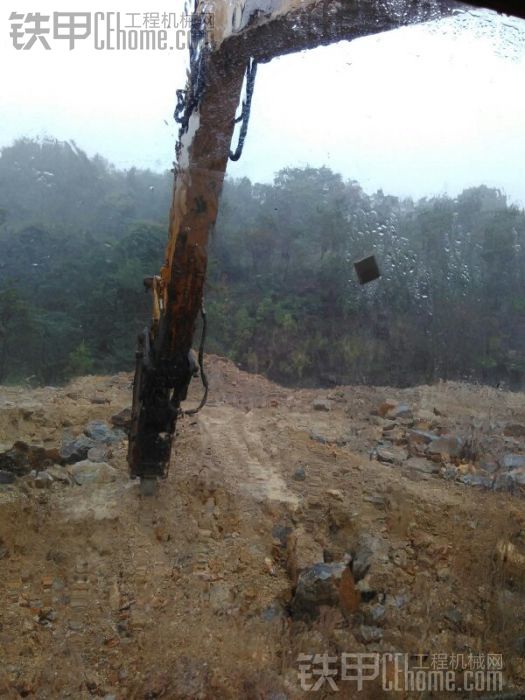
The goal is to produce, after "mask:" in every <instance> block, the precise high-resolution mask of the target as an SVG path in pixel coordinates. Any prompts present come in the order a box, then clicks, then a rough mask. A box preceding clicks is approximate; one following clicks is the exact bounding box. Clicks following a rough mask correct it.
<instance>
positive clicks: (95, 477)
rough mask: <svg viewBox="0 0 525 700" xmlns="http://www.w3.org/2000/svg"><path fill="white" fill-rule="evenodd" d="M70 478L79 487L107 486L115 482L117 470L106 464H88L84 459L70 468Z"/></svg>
mask: <svg viewBox="0 0 525 700" xmlns="http://www.w3.org/2000/svg"><path fill="white" fill-rule="evenodd" d="M70 472H71V476H72V477H73V479H74V480H75V483H77V484H78V485H79V486H83V485H84V484H93V483H96V484H109V483H110V482H112V481H115V479H116V477H117V470H116V469H115V468H114V467H111V466H110V465H109V464H107V463H106V462H90V461H89V459H85V460H83V461H81V462H77V463H76V464H74V465H73V466H72V467H71V468H70Z"/></svg>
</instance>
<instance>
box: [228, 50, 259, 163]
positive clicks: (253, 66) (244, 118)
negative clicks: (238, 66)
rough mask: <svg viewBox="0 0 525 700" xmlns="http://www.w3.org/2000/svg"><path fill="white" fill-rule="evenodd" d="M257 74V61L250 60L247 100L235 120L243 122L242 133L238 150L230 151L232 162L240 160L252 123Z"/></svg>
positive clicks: (247, 67)
mask: <svg viewBox="0 0 525 700" xmlns="http://www.w3.org/2000/svg"><path fill="white" fill-rule="evenodd" d="M256 74H257V61H256V60H255V59H254V58H251V59H249V60H248V63H247V65H246V99H245V100H243V102H242V110H241V113H240V115H239V116H238V117H237V118H236V119H235V123H236V124H237V122H242V124H241V131H240V134H239V142H238V144H237V148H236V149H235V151H234V152H233V153H232V151H230V160H234V161H236V160H239V158H240V157H241V155H242V149H243V148H244V141H245V139H246V134H247V133H248V123H249V121H250V109H251V106H252V97H253V88H254V86H255V76H256Z"/></svg>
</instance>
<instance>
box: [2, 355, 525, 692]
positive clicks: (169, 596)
mask: <svg viewBox="0 0 525 700" xmlns="http://www.w3.org/2000/svg"><path fill="white" fill-rule="evenodd" d="M208 366H209V372H210V384H211V390H210V400H209V402H208V405H207V406H206V407H205V408H204V409H203V411H202V412H201V413H200V414H198V415H197V416H195V417H186V418H184V419H182V420H181V421H180V423H179V429H178V436H177V440H176V446H175V453H174V455H173V460H172V464H171V468H170V473H169V477H168V479H167V480H166V481H165V482H162V483H161V486H160V489H159V492H158V495H157V496H155V497H153V498H145V497H142V496H141V495H140V492H139V487H138V484H137V483H136V482H134V481H130V480H129V479H128V476H127V468H126V462H125V451H126V443H125V440H121V441H120V442H116V443H115V444H113V445H112V446H111V450H110V453H109V454H108V456H107V462H108V463H109V464H110V465H111V466H112V467H114V468H115V469H116V472H115V473H113V472H112V476H111V479H114V480H108V479H103V480H102V483H97V482H94V483H86V484H84V485H82V486H80V485H78V484H76V483H75V482H74V479H72V478H71V465H63V464H62V465H61V466H60V467H54V468H53V469H54V471H53V470H51V472H52V473H54V475H55V478H54V480H53V481H52V482H51V481H49V483H47V482H46V483H44V484H42V483H38V485H37V479H36V476H37V475H35V473H33V474H28V475H26V476H23V477H21V478H18V479H16V480H15V481H14V482H13V483H12V484H6V485H2V486H0V600H1V601H2V602H1V610H0V661H1V664H0V696H1V697H6V698H18V697H29V698H32V697H36V698H53V699H55V698H73V699H74V700H77V699H81V698H91V697H106V698H107V699H108V700H109V699H110V698H118V699H120V698H155V697H165V698H205V699H208V698H210V699H211V698H248V699H251V698H253V699H254V700H255V699H261V700H262V699H265V700H270V699H272V700H284V699H285V698H289V699H293V698H301V697H328V696H331V695H332V693H333V694H334V695H335V691H333V690H331V687H330V686H331V684H330V683H328V682H323V683H322V685H321V687H320V689H319V691H312V692H307V691H306V690H305V688H304V687H303V688H302V687H301V683H300V679H299V676H298V668H299V665H298V655H299V654H301V653H303V654H309V655H311V654H330V655H331V656H332V657H336V658H337V659H339V660H340V659H341V654H343V653H367V654H369V653H375V652H379V653H383V652H399V653H405V654H411V655H421V656H420V659H421V660H422V661H423V662H424V665H426V667H430V666H431V665H432V664H433V663H435V658H436V655H438V654H441V655H445V656H447V657H448V659H449V660H450V659H451V658H452V657H453V655H459V654H463V655H464V658H465V659H468V658H469V655H471V658H472V655H477V656H480V655H483V656H484V657H485V658H486V655H487V654H496V655H502V656H501V660H502V663H503V664H504V666H503V673H504V683H505V687H504V690H505V692H506V693H508V694H509V695H508V697H525V696H523V695H522V694H521V690H522V689H524V688H525V661H524V658H523V653H524V651H525V529H524V523H525V501H524V500H523V496H522V493H521V490H522V486H521V482H520V479H519V478H517V477H516V480H515V481H514V482H513V484H512V488H510V486H509V488H504V487H501V488H494V484H495V483H496V480H497V478H498V475H499V476H500V477H501V474H502V471H504V468H503V467H502V466H501V464H502V460H503V457H504V453H505V452H507V453H509V452H510V453H512V454H514V455H518V456H519V455H521V454H524V453H525V437H523V436H521V435H520V426H522V425H525V396H524V395H523V394H509V393H505V392H501V391H497V390H495V389H488V388H484V387H475V386H469V385H465V384H459V383H457V384H456V383H448V384H445V383H444V384H439V385H436V386H425V387H418V388H414V389H406V390H399V389H382V388H373V387H336V388H333V389H331V390H328V391H326V390H323V391H321V390H319V391H309V390H301V391H293V390H289V389H284V388H282V387H279V386H276V385H274V384H272V383H270V382H269V381H267V380H265V379H264V378H262V377H260V376H254V375H249V374H246V373H243V372H241V371H240V370H238V369H237V368H236V367H235V366H234V365H233V364H232V363H230V362H228V361H226V360H223V359H221V358H217V357H210V358H209V359H208ZM192 392H193V394H192V397H193V404H194V403H195V401H196V399H197V397H198V394H199V387H198V386H195V387H194V388H193V389H192ZM130 397H131V377H130V376H129V375H127V374H119V375H116V376H114V377H85V378H81V379H78V380H75V381H74V382H72V383H71V384H70V385H68V386H67V387H63V388H53V387H46V388H41V389H28V388H20V387H14V388H13V387H3V388H1V389H0V443H2V446H1V448H0V449H2V450H7V449H8V448H9V447H11V445H12V444H13V443H14V442H15V441H17V440H22V441H24V442H25V443H26V444H28V445H41V446H43V447H45V448H47V449H51V448H55V447H56V448H60V446H61V445H62V444H63V442H64V440H66V441H67V440H68V439H71V437H72V436H75V435H78V434H81V433H82V432H83V430H84V429H85V426H86V425H87V424H88V423H89V421H92V420H95V419H96V420H106V421H110V418H111V416H113V415H114V414H116V413H118V412H119V411H121V410H122V409H124V408H125V407H127V406H129V404H130ZM193 404H192V401H189V402H188V405H190V406H191V405H193ZM396 406H397V407H398V408H399V406H401V410H399V411H397V412H398V413H399V415H398V416H396V415H395V414H396V410H397V409H396ZM407 407H408V408H407ZM380 414H384V415H380ZM509 425H510V426H514V427H513V428H512V429H510V430H508V429H507V427H508V426H509ZM413 430H416V431H421V432H426V433H429V432H430V433H432V434H433V435H436V436H437V435H441V434H444V435H453V436H454V439H455V436H458V440H460V441H461V443H462V445H463V446H465V445H467V446H468V449H463V450H462V451H461V452H460V454H458V455H443V454H439V455H437V456H436V455H434V456H433V457H432V460H427V457H426V456H425V454H424V452H425V450H426V443H425V439H423V438H422V446H421V444H420V443H419V442H418V438H414V439H413V435H412V436H411V434H409V433H410V431H413ZM392 431H393V432H392ZM506 432H507V433H509V435H505V433H506ZM524 435H525V429H524ZM428 439H429V440H430V438H428ZM433 439H434V438H433V437H432V440H433ZM414 440H415V442H414ZM414 445H415V447H414ZM385 450H386V453H387V454H386V455H385ZM389 450H390V453H389ZM381 451H382V452H381ZM403 451H404V452H405V454H403ZM485 453H486V454H485ZM409 459H424V460H426V461H425V462H424V465H427V466H428V465H430V468H428V469H426V467H424V465H423V467H424V468H423V467H422V463H417V464H416V463H415V462H412V463H411V464H410V465H409V464H408V460H409ZM381 460H383V461H381ZM384 460H389V461H384ZM484 460H485V461H484ZM498 460H499V461H498ZM60 469H62V470H64V479H63V480H62V479H60V478H58V477H57V470H60ZM480 474H481V475H482V476H483V478H484V479H486V480H487V479H488V482H487V483H488V484H489V485H487V483H484V485H480V486H475V485H474V486H472V485H467V484H465V483H462V482H461V479H462V478H463V477H465V476H466V475H474V476H476V475H480ZM518 476H519V475H518ZM490 484H493V487H491V486H490ZM500 484H501V478H500ZM38 486H40V488H39V487H38ZM352 559H353V561H351V560H352ZM320 562H325V563H326V564H327V565H329V566H334V563H335V564H337V563H339V562H343V564H344V565H345V566H346V565H347V564H348V566H346V569H345V574H344V576H343V579H344V584H343V583H340V582H338V583H337V586H339V589H338V590H339V598H337V599H335V598H334V599H333V600H328V599H326V597H325V598H323V597H322V596H320V598H319V600H317V601H316V600H315V596H314V597H313V599H312V598H309V599H308V600H303V601H300V600H297V596H295V598H294V595H295V592H296V588H297V585H298V581H299V577H300V575H301V572H303V573H304V572H305V571H308V570H309V567H311V566H312V565H315V564H319V563H320ZM348 572H350V573H348ZM412 658H413V657H412ZM441 658H444V656H442V657H441ZM334 663H335V662H334ZM337 663H339V662H337ZM336 665H337V664H336ZM316 678H318V677H314V681H315V680H316ZM335 681H336V684H337V687H338V692H337V695H338V697H348V698H354V697H358V698H363V699H364V698H382V697H398V698H403V697H406V698H409V697H410V698H412V697H414V698H423V697H425V698H431V697H436V698H437V697H490V696H491V694H490V692H488V691H487V692H480V693H478V694H477V695H476V694H469V693H466V692H455V693H453V694H452V695H451V694H444V695H443V694H441V693H439V692H436V693H427V694H425V693H422V692H417V691H414V692H412V691H403V690H400V691H399V692H395V693H394V692H387V691H384V690H383V689H382V683H383V681H382V680H381V678H377V679H375V680H370V681H367V682H366V683H365V684H364V687H363V690H362V691H360V692H358V690H357V688H356V684H355V682H354V681H350V680H346V681H345V680H343V679H341V678H340V677H339V676H335ZM303 685H304V683H303Z"/></svg>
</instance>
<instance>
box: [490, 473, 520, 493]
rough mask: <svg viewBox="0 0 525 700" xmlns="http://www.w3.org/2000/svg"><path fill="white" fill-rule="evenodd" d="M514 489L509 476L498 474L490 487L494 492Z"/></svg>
mask: <svg viewBox="0 0 525 700" xmlns="http://www.w3.org/2000/svg"><path fill="white" fill-rule="evenodd" d="M514 487H515V484H514V481H513V480H512V477H511V476H510V475H509V474H498V475H497V476H496V478H495V479H494V484H493V485H492V488H493V489H494V491H512V490H513V489H514Z"/></svg>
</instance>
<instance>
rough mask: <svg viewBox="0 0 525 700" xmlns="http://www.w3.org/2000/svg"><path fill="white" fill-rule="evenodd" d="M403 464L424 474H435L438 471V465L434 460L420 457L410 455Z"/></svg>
mask: <svg viewBox="0 0 525 700" xmlns="http://www.w3.org/2000/svg"><path fill="white" fill-rule="evenodd" d="M404 466H405V467H408V468H409V469H414V470H415V471H418V472H423V473H424V474H437V473H438V472H439V467H438V465H437V464H436V463H435V462H431V461H430V460H429V459H424V458H422V457H411V458H410V459H407V461H406V462H405V464H404Z"/></svg>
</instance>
